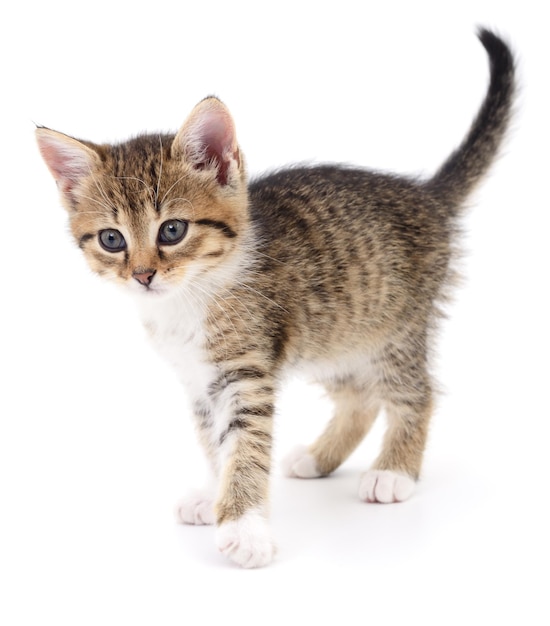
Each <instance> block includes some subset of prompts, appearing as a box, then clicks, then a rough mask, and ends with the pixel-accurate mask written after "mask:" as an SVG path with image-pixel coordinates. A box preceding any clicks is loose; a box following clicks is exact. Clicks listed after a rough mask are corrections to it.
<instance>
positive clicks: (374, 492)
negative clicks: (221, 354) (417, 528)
mask: <svg viewBox="0 0 550 626" xmlns="http://www.w3.org/2000/svg"><path fill="white" fill-rule="evenodd" d="M414 486H415V481H414V480H413V479H412V478H411V477H410V476H408V475H407V474H402V473H399V472H393V471H391V470H376V469H371V470H369V471H368V472H365V473H364V474H363V476H362V477H361V482H360V485H359V499H360V500H363V501H364V502H382V503H384V504H388V503H390V502H403V500H407V499H408V498H410V497H411V495H412V493H413V491H414Z"/></svg>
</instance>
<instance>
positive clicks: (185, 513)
mask: <svg viewBox="0 0 550 626" xmlns="http://www.w3.org/2000/svg"><path fill="white" fill-rule="evenodd" d="M176 519H177V520H178V522H179V523H180V524H196V525H202V524H214V523H215V522H216V517H215V515H214V499H213V497H212V494H211V493H210V492H209V491H193V492H191V493H190V494H188V496H187V497H186V498H183V499H182V500H181V501H180V502H179V504H178V505H177V507H176Z"/></svg>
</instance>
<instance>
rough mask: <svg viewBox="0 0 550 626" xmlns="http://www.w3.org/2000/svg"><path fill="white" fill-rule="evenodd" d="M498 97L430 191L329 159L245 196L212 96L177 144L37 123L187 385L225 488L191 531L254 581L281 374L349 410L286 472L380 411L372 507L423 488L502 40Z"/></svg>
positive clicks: (109, 269)
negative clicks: (445, 318)
mask: <svg viewBox="0 0 550 626" xmlns="http://www.w3.org/2000/svg"><path fill="white" fill-rule="evenodd" d="M479 37H480V39H481V42H482V44H483V45H484V47H485V48H486V50H487V52H488V54H489V58H490V62H491V78H490V85H489V89H488V93H487V96H486V98H485V101H484V103H483V105H482V107H481V109H480V111H479V113H478V116H477V118H476V120H475V121H474V123H473V125H472V128H471V130H470V132H469V134H468V135H467V136H466V138H465V139H464V141H463V143H462V144H461V146H460V147H459V148H458V149H457V150H456V151H455V152H454V153H453V154H452V155H451V156H450V157H449V158H448V160H447V161H446V162H445V163H444V164H443V166H442V167H441V169H440V170H439V171H438V172H437V173H436V174H435V176H434V177H433V178H432V179H430V180H428V181H414V180H409V179H406V178H398V177H396V176H392V175H384V174H379V173H372V172H369V171H365V170H363V169H357V168H349V167H343V166H339V165H326V166H319V167H317V166H315V167H294V168H290V169H286V170H282V171H278V172H276V173H274V174H271V175H269V176H265V177H263V178H259V179H257V180H254V181H252V182H251V183H247V176H246V172H245V165H244V159H243V156H242V153H241V150H240V148H239V146H238V144H237V140H236V136H235V128H234V125H233V121H232V119H231V116H230V114H229V112H228V111H227V109H226V108H225V106H224V105H223V104H222V103H221V102H220V101H219V100H217V99H216V98H207V99H205V100H203V101H202V102H200V103H199V104H198V105H197V106H196V108H195V109H194V110H193V111H192V113H191V115H190V116H189V118H188V119H187V121H186V122H185V124H184V125H183V127H182V128H181V130H180V131H179V132H178V133H177V134H176V135H168V134H167V135H161V136H159V135H143V136H139V137H137V138H135V139H131V140H130V141H127V142H125V143H121V144H119V145H96V144H93V143H90V142H88V141H78V140H76V139H73V138H71V137H68V136H66V135H63V134H61V133H58V132H55V131H53V130H49V129H47V128H38V129H37V137H38V144H39V147H40V151H41V153H42V156H43V158H44V160H45V161H46V164H47V165H48V167H49V169H50V171H51V173H52V174H53V176H54V178H55V180H56V181H57V185H58V187H59V191H60V193H61V199H62V202H63V204H64V206H65V207H66V209H67V211H68V212H69V218H70V226H71V230H72V233H73V235H74V237H75V239H76V242H77V243H78V245H79V246H80V248H81V249H82V251H83V253H84V255H85V256H86V258H87V260H88V262H89V264H90V266H91V268H92V269H93V270H95V271H96V272H97V273H98V274H100V275H102V276H105V277H106V278H107V279H109V280H113V281H115V282H117V283H119V284H120V285H122V286H123V287H124V288H125V289H128V290H129V291H130V292H132V293H134V294H135V296H136V300H137V302H138V305H139V308H140V310H141V315H142V317H143V322H144V324H145V326H146V328H147V329H148V332H149V333H150V336H151V338H152V340H153V342H154V343H155V344H156V346H157V347H158V349H159V350H160V352H161V353H163V354H164V355H165V356H166V358H168V359H169V361H171V362H172V363H173V365H174V366H175V368H176V369H177V371H178V374H179V375H180V376H181V378H182V380H183V382H184V383H185V384H186V386H187V389H188V392H189V395H190V398H191V401H192V405H193V408H194V414H195V420H196V425H197V429H198V433H199V438H200V440H201V442H202V444H203V446H204V449H205V451H206V454H207V455H208V457H209V459H210V461H211V465H212V470H213V475H214V476H215V478H216V484H215V486H213V488H212V490H209V491H204V492H199V493H195V494H193V495H191V496H190V497H189V498H187V499H186V500H184V502H183V503H182V504H181V505H180V507H179V509H178V514H179V517H180V520H181V521H182V522H185V523H191V524H210V523H216V524H217V526H218V529H217V545H218V547H219V549H220V550H221V551H222V552H223V553H224V554H226V555H227V556H228V557H229V558H230V559H232V560H233V561H235V562H236V563H238V564H239V565H242V566H244V567H257V566H262V565H266V564H267V563H269V562H270V561H271V560H272V558H273V555H274V544H273V540H272V538H271V534H270V531H269V527H268V522H267V499H268V482H269V474H270V466H271V447H272V419H273V405H274V401H275V395H276V392H277V389H278V387H279V384H280V382H281V380H282V378H283V375H284V374H285V372H288V371H289V369H290V370H300V371H302V372H304V371H305V372H307V373H308V374H310V375H312V376H313V377H314V378H315V380H317V381H319V382H320V383H322V384H323V385H324V386H325V387H326V389H327V390H328V393H329V394H330V396H331V397H332V399H333V401H334V405H335V413H334V417H333V419H332V421H331V422H330V423H329V424H328V426H327V428H326V430H325V432H324V433H323V434H322V435H321V436H320V437H319V438H318V440H317V441H316V442H315V443H314V444H313V445H311V446H310V447H309V448H300V449H298V450H296V451H295V452H293V453H292V454H291V455H290V456H289V458H288V459H287V462H286V471H287V473H288V475H290V476H297V477H302V478H311V477H317V476H325V475H327V474H329V473H330V472H332V471H334V470H335V469H336V468H337V467H338V466H339V465H340V464H341V463H342V461H344V459H346V457H347V456H348V455H349V454H350V453H351V452H352V451H353V450H354V448H355V447H356V446H357V445H358V443H359V442H360V441H361V440H362V438H363V437H364V436H365V434H366V433H367V432H368V430H369V428H370V427H371V425H372V423H373V422H374V420H375V418H376V416H377V415H378V413H379V412H380V410H381V408H382V407H383V408H384V409H385V411H386V414H387V418H388V423H389V426H388V430H387V433H386V437H385V440H384V444H383V448H382V451H381V453H380V456H379V457H378V459H377V460H376V461H375V463H374V465H373V467H372V468H371V469H370V470H369V471H367V472H366V473H365V474H364V475H363V476H362V478H361V482H360V487H359V497H360V498H361V499H362V500H364V501H366V502H394V501H401V500H405V499H406V498H408V497H409V496H410V495H411V493H412V491H413V487H414V483H415V481H416V480H417V478H418V475H419V472H420V467H421V462H422V455H423V451H424V446H425V442H426V434H427V430H428V422H429V419H430V415H431V412H432V403H433V400H432V395H433V393H432V388H433V386H432V382H431V379H430V374H429V372H428V361H427V355H428V343H429V337H430V332H431V329H432V327H433V323H434V320H435V318H436V317H437V302H438V301H439V300H441V299H442V297H443V294H444V289H445V286H446V285H447V284H448V283H449V281H450V276H451V272H450V269H449V261H450V259H451V256H452V253H453V246H454V239H455V238H456V237H455V235H456V233H457V224H456V221H457V218H458V217H459V216H460V213H461V206H462V204H463V202H464V200H465V199H466V198H467V196H468V195H469V194H470V193H471V191H472V189H473V187H474V186H475V184H476V183H478V181H479V180H480V179H481V178H482V176H483V175H484V174H485V173H486V171H487V169H488V167H489V165H490V163H491V162H492V160H493V158H494V157H495V154H496V152H497V148H498V147H499V145H500V143H501V140H502V138H503V135H504V132H505V129H506V126H507V123H508V119H509V117H510V110H511V104H512V100H513V91H514V63H513V58H512V55H511V53H510V51H509V49H508V48H507V46H506V45H505V44H504V43H503V42H502V41H501V40H500V39H499V38H498V37H496V36H495V35H494V34H492V33H490V32H488V31H486V30H482V31H481V32H480V34H479Z"/></svg>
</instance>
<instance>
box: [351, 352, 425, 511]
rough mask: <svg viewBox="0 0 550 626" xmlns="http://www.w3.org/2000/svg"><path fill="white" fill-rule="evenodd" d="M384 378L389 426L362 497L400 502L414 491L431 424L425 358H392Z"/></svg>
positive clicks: (364, 482)
mask: <svg viewBox="0 0 550 626" xmlns="http://www.w3.org/2000/svg"><path fill="white" fill-rule="evenodd" d="M389 361H390V363H389V367H386V372H385V376H384V377H383V380H382V382H381V393H382V395H383V397H384V399H385V407H386V414H387V418H388V430H387V432H386V435H385V437H384V443H383V447H382V452H381V453H380V455H379V456H378V458H377V459H376V461H375V463H374V465H373V467H372V468H371V469H370V470H368V471H367V472H366V473H365V474H364V475H363V476H362V478H361V483H360V486H359V498H360V499H361V500H364V501H365V502H384V503H389V502H401V501H403V500H406V499H407V498H409V497H410V495H411V494H412V492H413V491H414V487H415V483H416V480H417V479H418V475H419V473H420V467H421V464H422V457H423V454H424V448H425V446H426V438H427V434H428V424H429V421H430V417H431V413H432V389H431V384H430V379H429V376H428V374H427V370H426V364H425V360H423V359H421V358H420V357H419V355H418V354H414V356H412V357H410V358H407V357H406V354H405V353H404V352H402V351H401V352H400V353H399V357H398V358H396V357H394V358H393V359H392V358H390V359H389Z"/></svg>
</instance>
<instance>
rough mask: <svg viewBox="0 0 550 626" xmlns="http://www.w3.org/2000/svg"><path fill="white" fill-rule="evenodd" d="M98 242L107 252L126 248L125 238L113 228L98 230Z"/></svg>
mask: <svg viewBox="0 0 550 626" xmlns="http://www.w3.org/2000/svg"><path fill="white" fill-rule="evenodd" d="M98 236H99V243H100V244H101V247H102V248H103V249H104V250H107V252H120V251H121V250H126V240H125V239H124V237H123V236H122V233H121V232H119V231H118V230H114V229H113V228H107V229H106V230H101V231H99V235H98Z"/></svg>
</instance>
